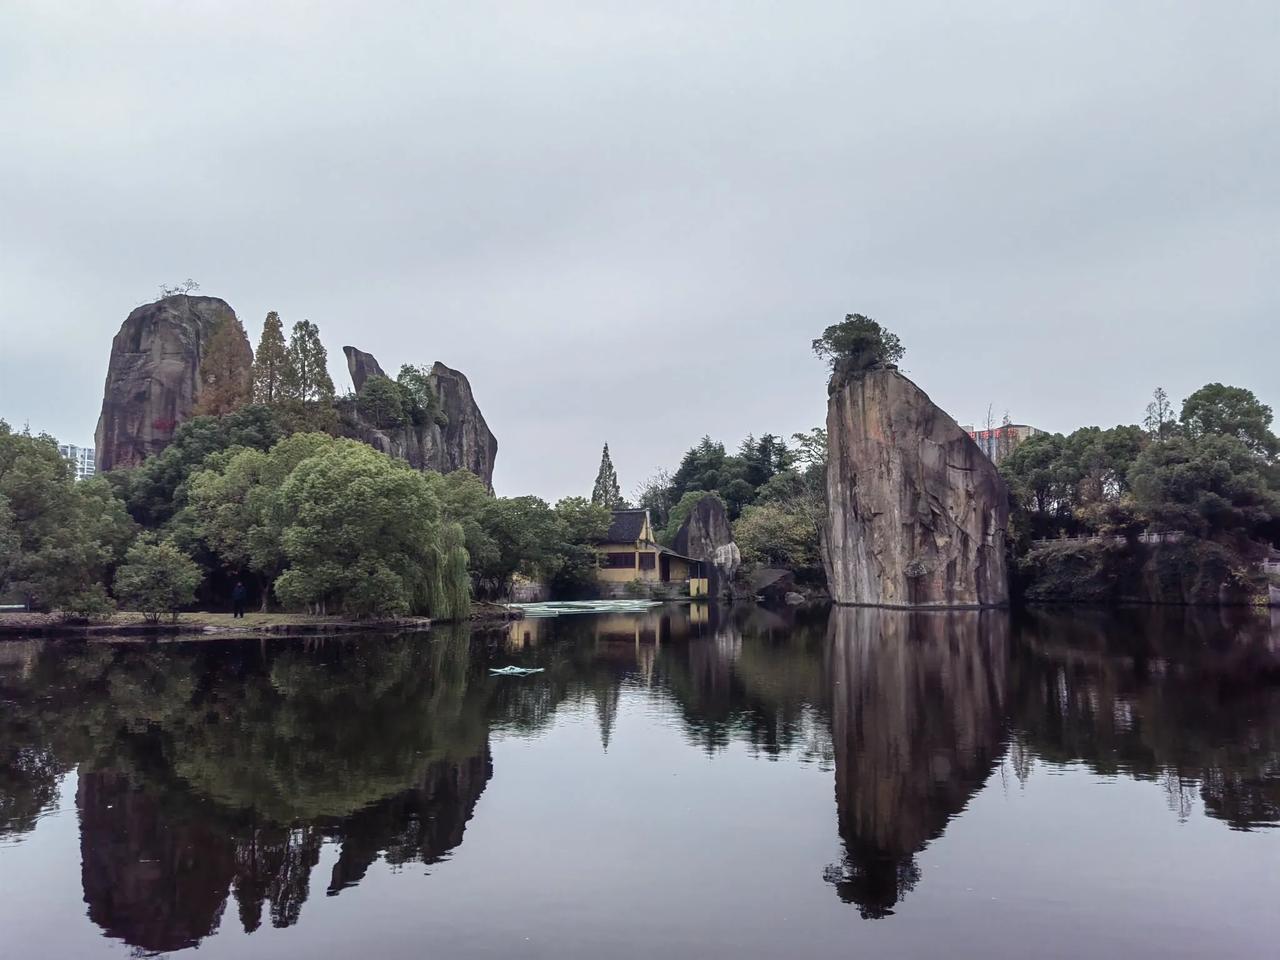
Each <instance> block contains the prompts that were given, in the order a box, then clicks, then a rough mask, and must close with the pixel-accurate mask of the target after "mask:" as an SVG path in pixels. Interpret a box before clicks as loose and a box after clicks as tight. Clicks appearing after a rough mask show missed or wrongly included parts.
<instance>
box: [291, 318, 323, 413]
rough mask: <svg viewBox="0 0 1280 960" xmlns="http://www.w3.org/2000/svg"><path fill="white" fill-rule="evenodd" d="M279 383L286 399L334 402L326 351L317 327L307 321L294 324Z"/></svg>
mask: <svg viewBox="0 0 1280 960" xmlns="http://www.w3.org/2000/svg"><path fill="white" fill-rule="evenodd" d="M280 385H281V387H282V388H283V396H284V398H285V399H287V400H295V401H299V402H301V403H320V404H329V403H332V402H333V380H332V379H331V378H330V377H329V354H328V352H327V351H326V350H325V348H324V344H323V343H321V342H320V328H319V327H317V326H316V325H315V324H314V323H312V322H311V321H310V320H299V321H298V322H297V323H295V324H294V325H293V333H292V335H291V336H290V337H289V351H288V360H287V363H286V365H285V368H284V371H283V372H282V375H281V379H280Z"/></svg>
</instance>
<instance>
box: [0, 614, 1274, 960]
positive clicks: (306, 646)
mask: <svg viewBox="0 0 1280 960" xmlns="http://www.w3.org/2000/svg"><path fill="white" fill-rule="evenodd" d="M1278 657H1280V631H1277V630H1276V629H1275V628H1274V627H1272V626H1271V625H1270V624H1269V623H1268V622H1267V621H1266V620H1265V619H1264V618H1251V617H1249V616H1246V615H1245V614H1243V613H1232V614H1229V615H1228V614H1221V615H1220V614H1218V613H1212V614H1195V613H1192V612H1190V611H1184V610H1149V611H1118V612H1116V611H1113V612H1099V611H1090V610H1085V609H1075V610H1062V611H1031V612H1022V613H1015V614H1009V613H1004V612H981V613H979V612H954V613H904V612H889V611H876V610H837V611H827V610H825V609H819V610H798V611H796V610H786V611H780V612H770V611H766V610H763V609H759V608H755V607H746V608H734V609H722V608H714V607H706V606H694V607H689V606H671V607H663V608H659V609H656V610H654V611H652V612H649V613H646V614H640V615H578V616H571V617H560V618H556V619H530V620H525V621H522V622H519V623H515V624H512V625H510V626H509V628H507V629H502V630H488V631H480V630H476V631H474V632H470V631H468V630H467V629H462V628H453V629H451V628H443V629H436V630H434V631H432V632H430V633H418V634H407V635H400V636H367V637H342V638H329V639H322V640H317V639H305V640H304V639H297V640H294V639H270V640H257V639H254V640H243V641H228V640H218V641H187V642H180V643H179V642H175V643H163V644H149V643H118V644H115V643H92V644H83V643H65V642H35V641H32V642H10V643H0V955H3V956H4V957H6V958H9V957H12V958H28V957H48V958H58V960H65V958H71V957H75V958H82V957H95V956H130V955H135V956H136V955H148V954H153V953H163V952H169V951H182V950H188V949H191V948H195V947H199V951H200V952H199V954H198V955H199V956H200V957H202V958H222V957H227V958H237V960H240V958H255V957H273V958H278V957H352V956H356V957H361V956H366V957H371V958H372V957H377V958H401V957H405V958H408V957H414V958H417V957H427V956H430V957H447V958H453V957H464V958H465V957H539V958H542V957H546V958H551V957H556V958H561V957H568V958H588V957H590V958H600V957H637V958H638V957H654V956H658V957H663V958H668V960H670V958H684V957H722V956H723V957H762V958H763V957H769V958H776V957H844V956H850V957H852V956H860V957H877V958H882V957H932V956H946V957H963V958H970V957H972V958H1005V957H1008V958H1018V960H1023V958H1027V957H1072V958H1075V957H1080V956H1093V957H1124V958H1135V957H1153V958H1154V957H1159V958H1161V960H1168V958H1171V957H1207V956H1213V957H1263V956H1276V955H1277V951H1278V950H1280V831H1278V830H1277V829H1276V827H1277V825H1280V676H1277V669H1276V664H1277V658H1278ZM513 664H514V665H520V666H527V667H541V668H543V671H544V672H542V673H536V674H532V675H529V676H526V677H494V676H491V675H490V673H489V668H491V667H497V666H506V665H513Z"/></svg>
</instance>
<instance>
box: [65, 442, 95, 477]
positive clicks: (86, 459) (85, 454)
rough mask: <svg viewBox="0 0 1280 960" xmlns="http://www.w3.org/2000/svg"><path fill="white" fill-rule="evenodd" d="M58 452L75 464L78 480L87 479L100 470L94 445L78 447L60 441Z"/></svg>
mask: <svg viewBox="0 0 1280 960" xmlns="http://www.w3.org/2000/svg"><path fill="white" fill-rule="evenodd" d="M58 452H59V453H60V454H62V455H63V456H64V457H66V458H67V459H68V460H70V461H71V462H72V463H73V464H75V467H76V479H77V480H87V479H88V478H89V477H92V476H93V475H94V474H95V473H97V472H98V468H97V466H96V465H95V462H94V452H95V451H94V448H93V447H77V446H75V445H74V444H70V443H60V444H58Z"/></svg>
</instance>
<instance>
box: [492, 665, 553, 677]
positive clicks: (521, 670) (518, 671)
mask: <svg viewBox="0 0 1280 960" xmlns="http://www.w3.org/2000/svg"><path fill="white" fill-rule="evenodd" d="M489 672H490V673H492V674H494V675H495V676H499V677H527V676H528V675H529V674H531V673H541V672H542V667H490V668H489Z"/></svg>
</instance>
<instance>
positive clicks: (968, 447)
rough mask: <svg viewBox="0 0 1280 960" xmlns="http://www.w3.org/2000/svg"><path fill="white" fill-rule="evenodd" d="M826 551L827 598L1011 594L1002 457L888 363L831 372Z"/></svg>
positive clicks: (917, 599)
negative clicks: (990, 454)
mask: <svg viewBox="0 0 1280 960" xmlns="http://www.w3.org/2000/svg"><path fill="white" fill-rule="evenodd" d="M827 437H828V454H827V526H826V537H825V544H824V546H825V551H824V552H825V557H824V559H825V561H826V565H827V580H828V583H829V585H830V589H831V596H832V599H833V600H835V601H836V602H837V603H844V604H871V605H879V606H891V607H913V606H940V607H946V606H956V607H962V606H991V605H998V604H1003V603H1006V602H1007V601H1008V598H1009V581H1008V576H1007V572H1006V561H1005V533H1006V528H1007V525H1008V509H1009V507H1008V493H1007V491H1006V488H1005V485H1004V481H1003V480H1001V479H1000V475H999V473H998V472H997V471H996V468H995V465H994V464H992V462H991V461H990V460H989V459H987V457H986V456H985V455H984V454H983V453H982V451H981V450H980V449H979V448H978V446H977V444H975V443H974V442H973V440H972V439H971V438H970V437H969V435H968V434H967V433H965V432H964V431H963V430H961V429H960V427H959V426H958V425H957V424H956V422H955V421H954V420H953V419H951V417H950V416H948V415H947V414H946V413H945V412H943V411H942V410H941V409H939V408H938V407H937V406H935V405H934V403H933V401H931V400H930V399H929V397H928V396H927V395H926V394H925V392H924V391H923V390H921V389H920V388H919V387H917V386H916V385H915V384H914V383H912V382H911V381H910V380H908V379H907V378H906V377H904V376H903V375H902V374H901V373H899V372H898V371H897V370H896V369H893V368H891V367H877V368H874V369H871V370H867V371H864V372H860V373H858V374H856V375H853V376H850V377H848V378H840V377H837V378H835V379H833V381H832V386H831V397H830V400H829V403H828V406H827Z"/></svg>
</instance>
